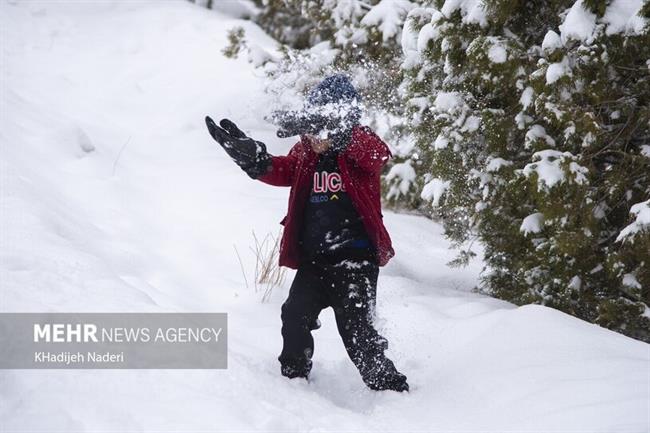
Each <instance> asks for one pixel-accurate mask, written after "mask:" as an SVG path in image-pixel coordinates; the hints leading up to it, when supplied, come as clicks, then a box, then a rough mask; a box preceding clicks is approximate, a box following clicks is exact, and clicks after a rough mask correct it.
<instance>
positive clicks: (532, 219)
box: [519, 212, 544, 235]
mask: <svg viewBox="0 0 650 433" xmlns="http://www.w3.org/2000/svg"><path fill="white" fill-rule="evenodd" d="M543 225H544V215H542V214H541V213H540V212H536V213H534V214H531V215H528V216H527V217H526V218H524V220H523V221H522V223H521V226H520V227H519V231H520V232H522V233H523V234H526V235H527V234H528V233H539V232H541V231H542V226H543Z"/></svg>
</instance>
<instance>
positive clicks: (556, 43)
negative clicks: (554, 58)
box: [542, 30, 562, 51]
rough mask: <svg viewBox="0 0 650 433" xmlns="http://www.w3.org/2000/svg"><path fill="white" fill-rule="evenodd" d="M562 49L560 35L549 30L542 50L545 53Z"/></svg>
mask: <svg viewBox="0 0 650 433" xmlns="http://www.w3.org/2000/svg"><path fill="white" fill-rule="evenodd" d="M561 47H562V40H561V39H560V35H558V34H557V33H555V32H554V31H553V30H549V31H548V32H546V36H544V41H542V49H543V50H545V51H554V50H556V49H557V48H561Z"/></svg>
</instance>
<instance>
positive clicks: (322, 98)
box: [307, 74, 360, 105]
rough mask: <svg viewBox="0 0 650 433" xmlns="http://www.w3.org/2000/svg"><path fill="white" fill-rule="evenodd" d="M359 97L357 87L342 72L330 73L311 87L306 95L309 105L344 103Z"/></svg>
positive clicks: (356, 99)
mask: <svg viewBox="0 0 650 433" xmlns="http://www.w3.org/2000/svg"><path fill="white" fill-rule="evenodd" d="M359 99H360V97H359V93H357V89H355V88H354V86H353V85H352V83H351V82H350V79H349V78H348V77H346V76H345V75H343V74H335V75H330V76H329V77H327V78H325V79H324V80H323V81H321V82H320V83H319V84H318V85H317V86H316V87H314V88H313V89H311V91H310V92H309V94H308V95H307V102H308V103H309V104H310V105H325V104H331V103H346V102H352V101H358V100H359Z"/></svg>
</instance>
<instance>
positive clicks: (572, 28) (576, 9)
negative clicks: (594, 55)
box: [559, 0, 596, 43]
mask: <svg viewBox="0 0 650 433" xmlns="http://www.w3.org/2000/svg"><path fill="white" fill-rule="evenodd" d="M559 28H560V34H561V35H562V40H563V41H567V40H568V39H578V40H580V41H586V42H588V43H591V40H592V39H593V33H594V29H595V28H596V15H595V14H593V13H591V12H589V11H588V10H587V9H585V7H584V5H583V1H582V0H578V1H576V2H575V3H574V4H573V6H572V7H571V9H569V13H568V14H567V16H566V18H564V22H563V23H562V24H560V27H559Z"/></svg>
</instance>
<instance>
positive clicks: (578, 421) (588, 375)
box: [0, 1, 650, 432]
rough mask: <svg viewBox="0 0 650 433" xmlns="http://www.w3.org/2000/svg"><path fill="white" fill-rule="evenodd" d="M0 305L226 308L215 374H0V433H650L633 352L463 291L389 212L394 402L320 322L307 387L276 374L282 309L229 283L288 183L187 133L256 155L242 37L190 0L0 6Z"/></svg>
mask: <svg viewBox="0 0 650 433" xmlns="http://www.w3.org/2000/svg"><path fill="white" fill-rule="evenodd" d="M0 5H1V6H0V7H1V9H0V15H1V18H0V31H1V32H2V34H1V35H0V36H1V44H2V45H1V47H0V48H1V52H2V63H1V65H0V67H1V68H2V76H1V80H0V83H1V86H0V92H1V93H0V104H1V106H0V116H1V117H0V122H1V123H0V145H1V151H0V164H1V166H0V168H1V171H0V176H1V177H0V188H1V191H0V192H1V195H0V310H1V311H5V312H7V311H218V312H221V311H225V312H228V313H229V321H230V322H229V327H230V329H229V334H230V338H229V343H230V348H229V368H228V370H221V371H117V370H116V371H103V370H102V371H99V370H98V371H55V370H51V371H47V370H43V371H2V372H0V380H1V383H0V403H1V404H0V431H36V430H38V431H127V430H128V431H153V430H157V431H192V430H194V431H196V430H204V431H206V430H209V431H237V430H239V431H251V430H273V431H292V430H303V431H307V430H309V431H314V430H315V431H324V430H328V431H399V430H409V431H414V430H418V431H435V430H437V431H448V430H457V431H458V430H465V431H468V430H482V431H499V432H502V431H564V432H566V431H578V430H579V431H590V432H595V431H603V432H605V431H607V432H612V431H633V432H644V431H648V430H650V420H649V403H650V395H649V393H650V391H649V387H650V369H649V365H650V351H649V348H650V346H649V345H647V344H644V343H641V342H638V341H635V340H631V339H629V338H626V337H623V336H621V335H618V334H615V333H612V332H609V331H606V330H604V329H601V328H599V327H596V326H593V325H590V324H587V323H585V322H582V321H579V320H577V319H574V318H572V317H569V316H567V315H565V314H562V313H559V312H557V311H554V310H550V309H547V308H543V307H539V306H526V307H521V308H516V307H514V306H512V305H510V304H508V303H505V302H501V301H497V300H494V299H490V298H487V297H483V296H479V295H476V294H474V293H471V291H470V289H471V288H472V287H473V286H474V284H475V283H476V279H477V275H478V271H479V269H480V263H474V264H472V266H470V267H469V268H467V269H464V270H457V269H449V268H447V267H445V265H444V264H445V263H446V262H447V261H449V260H450V258H452V257H453V253H452V252H450V251H449V250H448V245H447V243H446V242H445V241H444V238H443V237H442V235H441V229H440V227H439V226H438V225H436V224H434V223H432V222H430V221H428V220H425V219H422V218H418V217H414V216H408V215H396V214H391V213H388V212H387V225H388V228H389V231H391V233H392V235H393V239H394V242H395V245H396V250H397V253H398V255H397V257H396V258H395V259H394V260H393V261H392V262H391V263H390V265H389V266H388V267H387V268H385V269H384V270H383V271H382V274H381V275H380V285H379V302H378V310H379V315H380V323H379V325H380V326H381V328H382V331H383V332H384V334H385V335H386V336H387V337H388V338H389V340H390V341H391V350H390V356H391V357H392V358H393V359H394V360H395V362H396V364H397V365H398V366H399V367H400V369H403V370H404V371H405V373H406V374H407V375H408V376H409V382H410V383H411V387H412V392H411V393H410V394H408V395H400V394H395V393H374V392H371V391H368V390H367V389H366V388H365V387H364V385H363V384H362V382H361V380H360V378H359V377H358V374H357V373H356V371H355V369H354V367H353V366H352V364H351V362H350V361H349V360H348V359H347V358H346V355H345V351H344V349H343V346H342V344H341V343H340V341H339V339H338V336H337V334H336V331H335V326H334V322H333V316H332V314H331V312H330V311H325V312H323V314H322V315H321V320H322V321H323V328H321V329H320V330H318V331H316V333H315V339H316V353H315V366H314V371H313V379H314V380H313V382H311V383H309V384H306V383H300V382H292V381H288V380H286V379H284V378H282V377H281V376H280V375H279V366H278V363H277V361H276V359H275V357H276V356H277V354H278V352H279V349H280V344H281V340H280V334H279V329H280V319H279V309H280V304H281V303H282V301H283V298H284V296H286V291H287V289H288V285H289V283H290V277H291V274H289V275H288V279H287V281H286V282H285V284H284V286H283V287H282V288H281V289H279V290H276V291H275V292H274V293H273V296H272V297H271V300H270V302H268V303H265V304H263V303H261V302H260V297H261V294H260V293H255V292H254V290H253V288H247V287H246V284H245V282H244V278H243V277H242V274H241V272H240V269H239V262H238V260H237V257H236V255H235V252H234V248H233V245H235V246H236V247H237V249H238V251H240V253H241V256H242V260H243V262H244V266H245V268H246V269H247V271H248V272H249V280H250V271H251V270H252V268H253V264H254V257H253V256H252V254H251V253H250V252H249V247H250V246H251V245H252V243H253V239H252V236H251V231H252V230H254V231H255V232H256V233H257V234H258V235H264V234H266V233H268V232H277V231H278V229H279V227H280V226H279V225H278V221H279V220H280V219H281V217H282V216H283V215H284V211H285V209H286V198H287V191H286V190H284V189H281V188H271V187H268V186H266V185H262V184H259V183H255V182H252V181H250V180H249V179H248V178H247V177H246V176H245V175H243V174H242V173H241V172H240V170H239V169H238V168H237V167H235V166H234V164H233V163H232V162H231V161H229V160H228V159H227V157H226V155H225V154H224V152H223V151H221V149H219V148H218V147H217V145H216V144H215V143H214V142H213V141H212V140H211V139H210V137H209V136H208V134H207V133H206V131H205V130H204V124H203V116H204V115H205V114H208V113H210V114H212V115H213V116H214V117H221V116H224V117H231V118H233V119H234V120H236V121H238V122H240V123H241V125H242V126H243V128H244V129H245V130H247V131H249V132H251V133H252V134H253V135H254V136H255V137H256V138H259V139H261V140H265V141H266V142H268V143H269V147H270V149H271V151H272V152H276V153H281V152H285V151H286V150H287V149H288V147H289V145H290V144H291V140H285V141H280V140H278V139H276V138H275V137H274V134H273V129H272V127H271V126H270V125H268V124H266V123H265V122H264V121H263V120H262V118H263V116H264V115H265V114H267V113H266V110H267V107H268V101H266V100H265V98H264V97H263V95H262V94H261V88H262V84H261V79H260V77H258V76H256V73H255V72H254V71H253V70H252V69H251V68H250V66H249V65H248V64H247V63H246V62H245V61H244V60H236V61H233V60H227V59H225V58H224V57H223V56H221V54H220V50H221V48H222V47H223V46H224V45H225V43H226V38H225V30H226V29H228V28H230V27H232V26H233V25H235V24H237V25H243V26H244V27H245V28H246V29H247V34H248V36H249V37H250V38H252V39H253V40H254V41H255V42H256V43H258V44H260V45H262V46H271V45H272V42H271V41H270V40H269V39H268V38H267V37H266V36H265V35H263V34H262V32H261V31H259V29H257V28H255V27H254V26H252V25H250V24H249V23H246V22H241V21H235V20H233V19H230V18H228V17H226V16H224V15H221V14H219V13H216V12H208V11H206V10H204V9H201V8H198V7H195V6H193V5H191V4H190V3H188V2H184V1H179V2H172V1H164V2H142V1H138V2H126V1H124V2H99V1H93V2H46V1H42V2H38V1H30V2H7V1H2V2H0Z"/></svg>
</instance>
